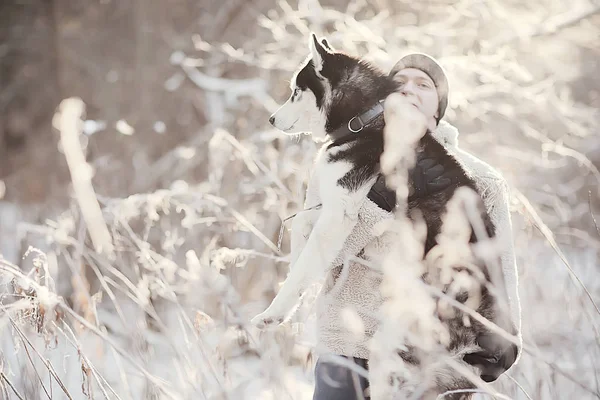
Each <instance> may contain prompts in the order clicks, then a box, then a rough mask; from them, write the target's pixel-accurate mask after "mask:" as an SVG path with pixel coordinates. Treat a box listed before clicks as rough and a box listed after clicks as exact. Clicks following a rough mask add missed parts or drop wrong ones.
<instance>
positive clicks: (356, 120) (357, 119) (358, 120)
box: [328, 100, 385, 142]
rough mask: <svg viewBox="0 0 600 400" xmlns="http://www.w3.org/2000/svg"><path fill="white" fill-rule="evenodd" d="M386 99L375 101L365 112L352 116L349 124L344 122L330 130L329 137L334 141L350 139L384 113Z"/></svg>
mask: <svg viewBox="0 0 600 400" xmlns="http://www.w3.org/2000/svg"><path fill="white" fill-rule="evenodd" d="M384 101H385V100H379V101H378V102H377V103H375V104H374V105H373V106H371V107H370V108H369V109H367V110H366V111H364V112H363V113H361V114H359V115H356V116H354V117H352V118H351V119H350V121H348V123H347V124H343V125H342V126H340V127H339V128H337V129H336V130H334V131H333V132H329V133H328V135H329V137H330V138H331V139H332V140H333V141H334V142H339V141H341V140H344V139H348V138H350V137H351V136H355V135H357V134H358V133H359V132H360V131H362V130H363V129H364V128H365V127H366V126H367V125H369V124H370V123H371V122H372V121H373V120H374V119H375V118H377V117H378V116H379V115H380V114H383V102H384Z"/></svg>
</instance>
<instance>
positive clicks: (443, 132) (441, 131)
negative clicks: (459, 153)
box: [432, 120, 458, 147]
mask: <svg viewBox="0 0 600 400" xmlns="http://www.w3.org/2000/svg"><path fill="white" fill-rule="evenodd" d="M432 136H433V137H434V139H436V140H437V141H438V142H440V143H441V144H443V145H446V146H448V145H449V146H453V147H457V146H458V129H456V128H455V127H454V126H452V125H450V124H449V123H448V122H446V121H444V120H441V121H440V122H439V124H438V126H437V128H435V130H434V131H433V132H432Z"/></svg>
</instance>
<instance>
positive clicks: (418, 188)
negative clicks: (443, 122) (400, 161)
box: [367, 153, 463, 211]
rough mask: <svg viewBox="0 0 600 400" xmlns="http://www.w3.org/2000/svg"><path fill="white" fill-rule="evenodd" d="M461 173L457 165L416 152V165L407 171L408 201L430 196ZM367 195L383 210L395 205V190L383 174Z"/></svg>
mask: <svg viewBox="0 0 600 400" xmlns="http://www.w3.org/2000/svg"><path fill="white" fill-rule="evenodd" d="M462 174H463V171H462V170H461V169H460V168H459V167H456V166H454V165H452V166H450V167H448V166H446V167H444V165H442V164H441V163H440V162H439V161H438V160H437V159H435V158H433V157H425V156H424V155H423V154H422V153H418V154H417V163H416V165H415V166H414V168H412V169H411V170H410V171H408V183H409V186H410V187H411V190H410V192H409V193H410V194H409V196H408V201H413V200H416V199H419V198H424V197H427V196H430V195H432V194H435V193H438V192H441V191H443V190H445V189H447V188H448V187H450V186H451V185H455V184H458V182H459V179H460V177H461V176H462ZM367 197H368V198H369V199H371V201H373V202H374V203H375V204H377V205H378V206H379V207H380V208H381V209H383V210H386V211H393V210H394V208H395V207H396V192H395V191H393V190H391V189H390V188H389V187H388V186H387V185H386V183H385V177H384V176H383V175H380V176H379V178H378V179H377V181H376V182H375V184H374V185H373V187H371V190H370V191H369V194H368V196H367Z"/></svg>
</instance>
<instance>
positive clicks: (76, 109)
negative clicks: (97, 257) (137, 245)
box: [57, 97, 113, 254]
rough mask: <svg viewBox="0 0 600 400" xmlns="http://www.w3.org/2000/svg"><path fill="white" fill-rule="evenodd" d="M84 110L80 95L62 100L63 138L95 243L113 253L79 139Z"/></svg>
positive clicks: (84, 214)
mask: <svg viewBox="0 0 600 400" xmlns="http://www.w3.org/2000/svg"><path fill="white" fill-rule="evenodd" d="M84 112H85V105H84V103H83V101H82V100H81V99H79V98H74V97H73V98H69V99H65V100H63V101H62V102H61V103H60V106H59V114H58V115H57V117H58V126H59V130H60V139H61V143H62V147H63V151H64V153H65V158H66V160H67V164H68V166H69V171H70V172H71V179H72V181H73V189H74V191H75V197H76V198H77V202H78V203H79V207H80V208H81V213H82V214H83V218H84V219H85V222H86V224H87V228H88V232H89V234H90V237H91V238H92V242H93V243H94V246H95V248H96V251H98V252H99V253H102V252H106V253H107V254H111V253H112V252H113V245H112V243H111V239H110V233H109V232H108V229H107V227H106V223H105V222H104V218H103V217H102V211H101V210H100V205H99V204H98V200H97V198H96V194H95V192H94V187H93V186H92V169H91V167H90V165H89V164H88V163H87V162H86V161H85V156H84V154H83V151H82V150H81V143H80V142H79V137H80V135H81V129H82V117H83V115H84Z"/></svg>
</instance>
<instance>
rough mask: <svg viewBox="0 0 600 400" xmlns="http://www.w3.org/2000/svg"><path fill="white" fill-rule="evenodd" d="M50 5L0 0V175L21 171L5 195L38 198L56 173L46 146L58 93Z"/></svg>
mask: <svg viewBox="0 0 600 400" xmlns="http://www.w3.org/2000/svg"><path fill="white" fill-rule="evenodd" d="M54 6H55V2H54V1H53V0H46V1H39V0H21V1H18V2H17V1H0V87H1V88H2V90H1V91H0V179H3V178H6V177H7V176H10V175H14V174H15V173H16V172H17V171H21V170H23V169H24V170H25V171H24V172H25V173H24V174H21V175H20V176H19V177H18V178H19V179H18V181H17V182H15V183H18V190H16V189H15V188H14V186H15V185H11V186H10V187H9V188H8V190H7V194H6V195H7V199H11V198H12V199H13V200H18V201H22V202H37V201H40V200H42V199H43V198H45V197H46V194H47V192H48V191H49V190H50V186H51V185H52V183H53V182H54V181H55V180H56V178H57V175H56V174H58V172H59V171H58V169H57V168H54V167H55V165H56V164H57V154H56V151H52V148H49V146H52V142H53V137H52V131H51V126H52V125H51V121H52V115H53V113H54V109H55V107H56V105H57V104H58V101H59V99H60V95H61V90H60V89H61V87H60V83H59V79H58V57H57V51H56V50H57V49H56V20H55V18H54ZM54 148H56V147H54ZM40 171H44V173H43V174H41V173H40ZM17 192H18V196H16V194H17Z"/></svg>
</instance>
